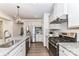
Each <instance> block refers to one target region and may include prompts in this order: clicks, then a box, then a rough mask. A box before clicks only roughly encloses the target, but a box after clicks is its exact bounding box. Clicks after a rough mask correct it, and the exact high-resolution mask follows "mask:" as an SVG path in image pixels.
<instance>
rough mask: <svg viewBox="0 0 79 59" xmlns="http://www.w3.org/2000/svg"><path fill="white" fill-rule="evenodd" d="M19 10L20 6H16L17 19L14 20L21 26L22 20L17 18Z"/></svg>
mask: <svg viewBox="0 0 79 59" xmlns="http://www.w3.org/2000/svg"><path fill="white" fill-rule="evenodd" d="M19 8H20V6H17V18H16V22H17V24H23V20H22V19H21V18H20V16H19Z"/></svg>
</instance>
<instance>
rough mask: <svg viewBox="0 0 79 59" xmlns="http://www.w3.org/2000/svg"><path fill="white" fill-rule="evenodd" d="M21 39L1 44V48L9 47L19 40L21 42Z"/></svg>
mask: <svg viewBox="0 0 79 59" xmlns="http://www.w3.org/2000/svg"><path fill="white" fill-rule="evenodd" d="M19 41H20V40H12V41H10V42H8V43H5V44H2V45H0V48H9V47H11V46H13V45H14V44H16V43H17V42H19Z"/></svg>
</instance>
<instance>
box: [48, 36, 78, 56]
mask: <svg viewBox="0 0 79 59" xmlns="http://www.w3.org/2000/svg"><path fill="white" fill-rule="evenodd" d="M76 41H77V40H76V37H74V38H70V37H66V36H61V35H59V37H49V55H50V56H59V44H58V43H60V42H76Z"/></svg>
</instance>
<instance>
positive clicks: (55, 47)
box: [49, 42, 57, 48]
mask: <svg viewBox="0 0 79 59" xmlns="http://www.w3.org/2000/svg"><path fill="white" fill-rule="evenodd" d="M49 43H50V44H51V45H52V46H54V47H55V48H57V46H55V45H54V44H53V43H51V42H49Z"/></svg>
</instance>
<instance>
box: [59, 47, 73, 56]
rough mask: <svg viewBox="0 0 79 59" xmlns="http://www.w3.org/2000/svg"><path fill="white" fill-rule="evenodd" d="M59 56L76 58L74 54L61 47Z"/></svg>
mask: <svg viewBox="0 0 79 59" xmlns="http://www.w3.org/2000/svg"><path fill="white" fill-rule="evenodd" d="M59 56H74V54H72V53H71V52H69V51H67V50H66V49H65V48H63V47H61V46H59Z"/></svg>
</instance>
